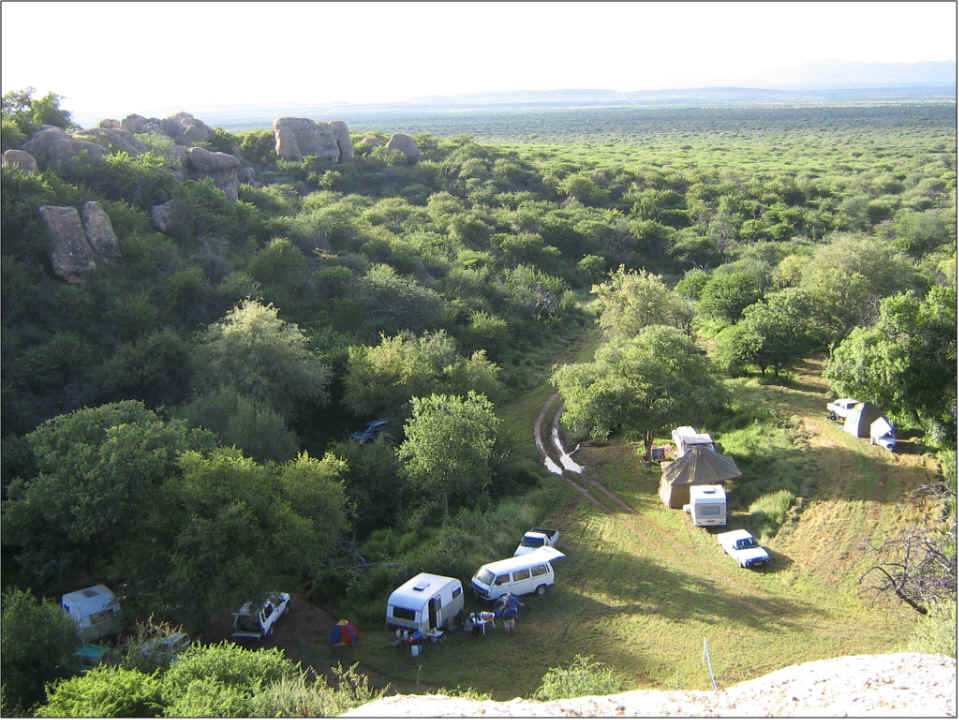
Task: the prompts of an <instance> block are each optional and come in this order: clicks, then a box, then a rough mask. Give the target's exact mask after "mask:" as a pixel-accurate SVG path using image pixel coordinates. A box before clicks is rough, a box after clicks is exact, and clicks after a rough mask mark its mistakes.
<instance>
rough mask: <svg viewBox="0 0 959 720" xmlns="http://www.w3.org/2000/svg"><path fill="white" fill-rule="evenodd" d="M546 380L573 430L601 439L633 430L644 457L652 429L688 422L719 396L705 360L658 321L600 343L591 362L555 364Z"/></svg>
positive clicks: (711, 406)
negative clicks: (555, 391) (562, 403)
mask: <svg viewBox="0 0 959 720" xmlns="http://www.w3.org/2000/svg"><path fill="white" fill-rule="evenodd" d="M552 383H553V384H554V385H555V386H556V387H557V388H558V389H559V391H560V394H561V395H562V396H563V399H564V401H565V403H566V409H565V411H564V413H563V422H564V423H565V424H566V426H567V427H568V428H569V429H570V430H571V431H572V432H573V433H574V434H577V435H584V436H589V437H592V438H596V439H602V438H605V437H607V436H608V435H609V434H610V433H611V432H613V431H615V430H619V429H623V430H635V431H639V432H641V433H642V435H643V441H644V443H645V450H646V458H647V459H649V457H650V455H651V452H652V442H653V437H654V435H655V433H656V432H657V431H659V430H662V429H664V428H666V427H668V426H669V425H673V424H676V425H682V424H688V423H689V422H690V420H691V418H697V417H702V416H703V415H705V414H707V413H708V412H710V411H712V410H714V409H716V408H718V407H719V406H720V405H721V404H722V402H723V400H724V390H723V388H722V386H721V385H720V384H719V383H718V381H717V380H716V379H715V377H714V376H713V374H712V372H711V369H710V365H709V361H708V359H707V358H706V357H705V356H703V355H701V354H700V353H699V352H698V351H697V349H696V347H695V345H694V344H693V342H692V341H691V340H690V339H689V338H688V337H687V336H686V335H685V334H684V333H683V332H682V331H681V330H678V329H676V328H671V327H666V326H664V325H650V326H649V327H646V328H644V329H643V330H641V331H640V332H639V334H638V335H636V336H635V337H633V338H629V339H627V340H624V341H621V342H616V343H607V344H605V345H602V346H600V348H599V349H598V350H597V351H596V357H595V359H594V360H593V362H591V363H578V364H573V365H564V366H561V367H559V368H557V369H556V370H555V371H554V372H553V375H552Z"/></svg>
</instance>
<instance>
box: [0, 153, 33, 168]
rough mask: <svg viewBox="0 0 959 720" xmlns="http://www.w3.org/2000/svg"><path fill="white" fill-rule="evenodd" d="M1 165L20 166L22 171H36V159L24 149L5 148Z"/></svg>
mask: <svg viewBox="0 0 959 720" xmlns="http://www.w3.org/2000/svg"><path fill="white" fill-rule="evenodd" d="M3 166H4V167H16V168H20V169H21V170H23V171H24V172H36V171H37V160H36V158H34V157H33V155H31V154H30V153H28V152H26V151H25V150H7V151H6V152H4V153H3Z"/></svg>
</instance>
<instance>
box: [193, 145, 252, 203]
mask: <svg viewBox="0 0 959 720" xmlns="http://www.w3.org/2000/svg"><path fill="white" fill-rule="evenodd" d="M241 164H242V163H241V162H240V160H239V158H237V157H236V156H235V155H230V154H228V153H222V152H210V151H209V150H205V149H203V148H199V147H192V148H190V149H189V150H187V151H186V156H185V157H184V159H183V169H184V171H185V174H186V177H187V179H188V180H196V179H199V178H205V177H208V178H211V179H212V180H213V184H214V185H216V186H217V187H218V188H219V189H220V190H222V191H223V192H224V194H225V195H226V199H227V200H229V201H230V202H236V201H237V197H238V194H239V189H240V181H239V179H238V175H237V171H238V170H239V169H240V165H241Z"/></svg>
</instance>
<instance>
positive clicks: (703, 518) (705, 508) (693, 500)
mask: <svg viewBox="0 0 959 720" xmlns="http://www.w3.org/2000/svg"><path fill="white" fill-rule="evenodd" d="M683 510H685V511H686V512H688V513H689V516H690V517H691V518H692V520H693V525H698V526H701V527H702V526H712V525H725V524H726V490H725V489H723V486H722V485H690V486H689V504H688V505H683Z"/></svg>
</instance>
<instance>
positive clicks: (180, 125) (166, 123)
mask: <svg viewBox="0 0 959 720" xmlns="http://www.w3.org/2000/svg"><path fill="white" fill-rule="evenodd" d="M120 126H121V127H122V129H124V130H126V131H128V132H131V133H157V134H159V135H166V136H167V137H171V138H173V141H174V142H175V143H177V144H178V145H195V144H196V143H201V142H206V141H208V140H210V138H212V137H213V135H214V131H213V130H212V129H211V128H210V127H209V126H208V125H207V124H206V123H204V122H203V121H202V120H199V119H197V118H195V117H193V116H192V115H191V114H190V113H186V112H179V113H177V114H176V115H171V116H170V117H168V118H163V119H161V118H147V117H143V116H142V115H137V114H136V113H133V114H132V115H127V116H126V117H125V118H123V121H122V122H121V123H120Z"/></svg>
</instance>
